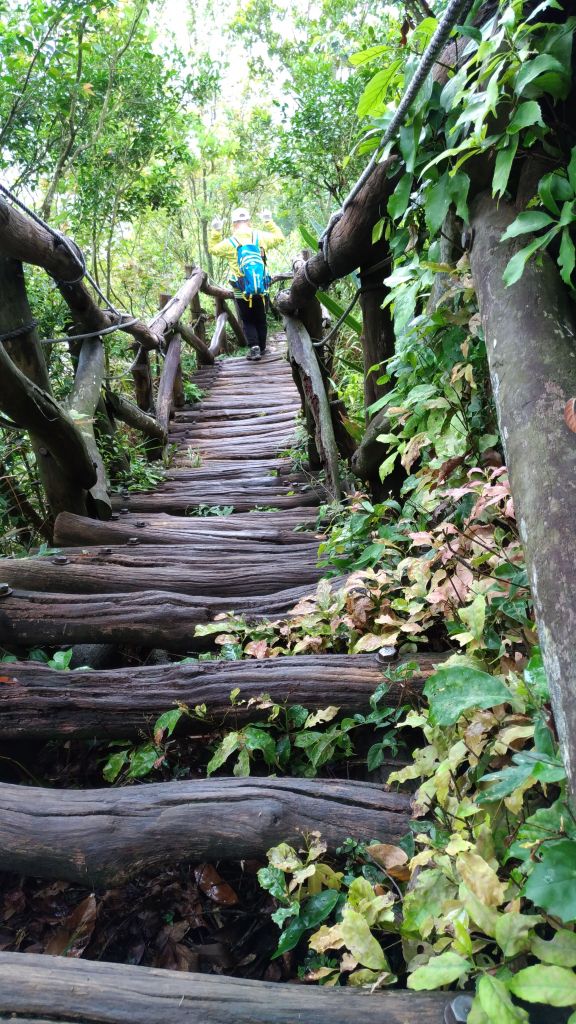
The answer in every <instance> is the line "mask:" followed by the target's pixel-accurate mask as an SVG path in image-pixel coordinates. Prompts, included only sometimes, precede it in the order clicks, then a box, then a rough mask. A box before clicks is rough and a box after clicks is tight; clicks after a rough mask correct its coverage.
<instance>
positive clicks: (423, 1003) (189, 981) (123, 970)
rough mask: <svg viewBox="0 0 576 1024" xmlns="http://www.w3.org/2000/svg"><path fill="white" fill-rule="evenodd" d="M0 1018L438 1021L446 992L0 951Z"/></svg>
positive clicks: (258, 1023) (121, 1023) (110, 1022)
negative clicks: (276, 980) (314, 983)
mask: <svg viewBox="0 0 576 1024" xmlns="http://www.w3.org/2000/svg"><path fill="white" fill-rule="evenodd" d="M0 990H1V992H2V1008H1V1009H0V1020H2V1019H5V1020H6V1019H8V1018H10V1019H14V1018H13V1016H12V1015H16V1017H17V1019H18V1020H19V1021H24V1022H26V1024H48V1020H49V1021H50V1024H63V1022H68V1024H72V1022H73V1024H158V1022H159V1021H161V1022H162V1024H248V1022H249V1024H297V1022H299V1024H325V1022H328V1021H329V1022H330V1024H358V1021H364V1020H369V1021H370V1022H371V1024H444V1019H445V1018H444V1008H445V1007H446V1006H447V1005H448V1004H449V1003H450V1002H451V1000H452V999H453V998H454V997H453V995H450V994H449V993H446V992H398V991H390V990H387V989H385V990H382V991H380V992H375V993H374V994H370V992H369V991H358V990H354V989H351V988H350V989H346V988H337V989H332V988H330V989H328V988H313V987H310V986H306V985H288V984H287V985H279V984H272V983H271V982H265V981H247V980H244V979H242V978H223V977H220V976H215V975H209V974H184V973H182V972H179V971H164V970H159V969H158V968H155V967H132V966H127V965H124V964H107V963H89V962H87V961H86V960H75V959H67V958H66V957H54V956H42V955H39V954H34V953H0Z"/></svg>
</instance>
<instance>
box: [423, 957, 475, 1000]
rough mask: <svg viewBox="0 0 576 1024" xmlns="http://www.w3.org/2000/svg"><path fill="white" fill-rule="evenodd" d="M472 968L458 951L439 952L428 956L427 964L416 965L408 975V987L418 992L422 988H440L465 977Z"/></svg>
mask: <svg viewBox="0 0 576 1024" xmlns="http://www.w3.org/2000/svg"><path fill="white" fill-rule="evenodd" d="M471 970H472V964H471V963H470V961H469V960H467V959H466V958H465V957H463V956H460V955H459V954H458V953H451V952H447V953H440V955H439V956H432V957H430V959H429V961H428V963H427V964H425V965H424V966H423V967H417V968H416V970H415V971H413V972H412V974H411V975H410V976H409V977H408V982H407V985H408V988H411V989H415V990H416V992H420V991H421V990H422V989H433V988H440V987H441V986H442V985H450V984H451V983H452V982H453V981H458V980H459V979H460V978H465V977H466V976H467V975H468V974H469V973H470V971H471Z"/></svg>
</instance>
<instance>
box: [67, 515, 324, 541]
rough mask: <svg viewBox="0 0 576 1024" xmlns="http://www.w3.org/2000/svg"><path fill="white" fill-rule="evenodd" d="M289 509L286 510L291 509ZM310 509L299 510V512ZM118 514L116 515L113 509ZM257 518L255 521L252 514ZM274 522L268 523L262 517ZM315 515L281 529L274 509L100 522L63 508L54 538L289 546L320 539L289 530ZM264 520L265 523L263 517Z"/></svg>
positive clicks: (308, 533)
mask: <svg viewBox="0 0 576 1024" xmlns="http://www.w3.org/2000/svg"><path fill="white" fill-rule="evenodd" d="M291 511H292V510H291V509H287V510H286V513H285V514H288V513H289V512H291ZM304 511H307V512H309V510H302V512H304ZM116 514H117V513H116ZM258 515H260V518H259V519H257V521H255V519H256V517H257V516H258ZM266 515H267V516H269V517H270V518H271V519H274V521H271V522H270V526H267V524H266V520H265V516H266ZM315 518H316V517H315V515H314V513H310V512H309V515H308V518H307V519H298V520H295V521H293V524H292V523H291V522H289V521H288V522H286V525H285V528H284V529H282V525H283V520H282V524H281V525H274V524H275V523H278V516H276V517H275V518H274V514H273V513H272V512H269V513H260V514H259V513H252V515H250V514H242V513H241V514H238V515H232V516H168V515H150V514H146V515H143V516H142V517H139V516H135V515H121V516H118V519H117V520H114V521H110V520H108V521H106V522H103V521H101V520H98V519H87V518H86V517H85V516H78V515H75V514H74V513H72V512H61V513H60V515H58V516H57V518H56V523H55V526H54V542H55V543H56V544H58V545H71V546H73V545H77V544H122V543H125V542H126V541H128V540H129V539H130V538H131V537H137V538H138V540H139V541H140V543H141V544H194V545H198V544H212V543H214V544H218V545H222V544H225V545H226V546H227V547H228V545H229V544H231V543H233V542H239V541H246V542H251V543H254V544H259V543H265V544H277V545H287V546H290V547H292V546H296V545H297V546H301V545H304V546H308V545H309V544H310V543H311V541H312V538H314V539H315V540H319V539H320V538H321V535H320V534H315V533H312V532H310V531H308V530H303V531H301V532H297V531H295V530H294V529H293V528H291V526H292V525H297V524H298V523H299V522H303V523H304V525H306V524H308V525H310V526H313V525H314V523H315ZM263 520H264V521H263Z"/></svg>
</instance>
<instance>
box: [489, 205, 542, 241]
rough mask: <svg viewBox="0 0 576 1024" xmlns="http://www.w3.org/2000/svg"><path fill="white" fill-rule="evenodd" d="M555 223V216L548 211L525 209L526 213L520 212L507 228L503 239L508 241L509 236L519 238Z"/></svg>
mask: <svg viewBox="0 0 576 1024" xmlns="http://www.w3.org/2000/svg"><path fill="white" fill-rule="evenodd" d="M553 223H554V218H553V217H551V216H550V214H548V213H542V212H541V211H540V210H525V212H524V213H519V214H518V216H517V217H516V220H515V221H513V222H512V224H510V225H509V226H508V227H507V228H506V231H505V232H504V234H503V235H502V238H501V241H502V242H506V241H507V240H508V239H509V238H517V237H518V235H526V234H529V233H531V232H532V231H540V230H541V229H542V228H546V227H548V225H549V224H553Z"/></svg>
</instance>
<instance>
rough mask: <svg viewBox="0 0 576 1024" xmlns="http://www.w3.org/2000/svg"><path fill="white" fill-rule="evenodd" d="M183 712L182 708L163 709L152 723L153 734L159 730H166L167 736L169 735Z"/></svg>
mask: <svg viewBox="0 0 576 1024" xmlns="http://www.w3.org/2000/svg"><path fill="white" fill-rule="evenodd" d="M183 714H184V708H173V709H172V710H171V711H165V712H164V714H163V715H160V718H157V719H156V721H155V723H154V734H156V732H157V731H160V730H161V731H162V732H166V733H167V735H168V736H171V735H172V733H173V732H174V729H175V728H176V726H177V725H178V722H179V721H180V719H181V718H182V715H183Z"/></svg>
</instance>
